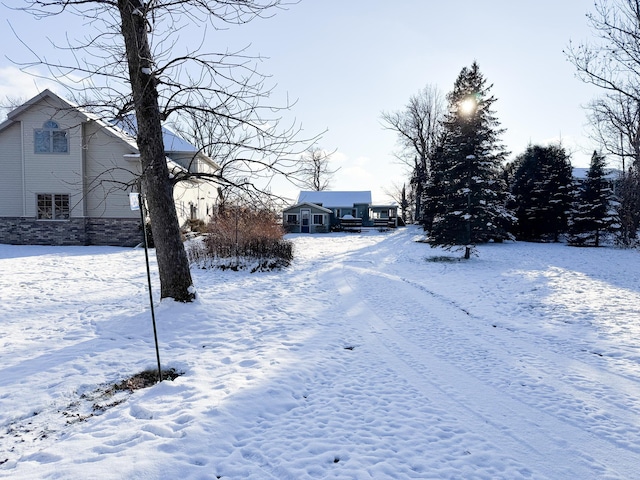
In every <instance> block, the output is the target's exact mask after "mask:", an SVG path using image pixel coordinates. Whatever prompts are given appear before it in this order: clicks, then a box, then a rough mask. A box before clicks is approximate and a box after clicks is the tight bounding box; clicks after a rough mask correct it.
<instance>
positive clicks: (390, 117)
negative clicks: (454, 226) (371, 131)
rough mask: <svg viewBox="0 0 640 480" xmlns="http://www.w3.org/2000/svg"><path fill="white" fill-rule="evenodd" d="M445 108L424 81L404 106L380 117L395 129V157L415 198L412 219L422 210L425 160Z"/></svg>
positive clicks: (434, 140)
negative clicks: (406, 171) (406, 172)
mask: <svg viewBox="0 0 640 480" xmlns="http://www.w3.org/2000/svg"><path fill="white" fill-rule="evenodd" d="M444 111H445V102H444V97H443V95H442V94H441V93H440V91H439V90H438V89H437V88H436V87H432V86H430V85H427V86H426V87H424V88H423V89H422V90H421V91H420V92H419V93H418V94H416V95H412V96H411V98H410V99H409V103H408V104H407V106H406V107H405V109H404V110H401V111H397V112H383V113H382V121H383V123H384V126H385V128H386V129H388V130H392V131H394V132H396V134H397V135H398V144H399V146H400V151H399V152H398V153H397V154H396V157H397V158H398V159H399V160H400V161H401V162H402V163H403V164H405V165H406V166H407V167H408V168H409V169H410V172H411V173H410V175H411V186H412V188H413V190H414V198H415V214H414V216H415V219H416V220H420V219H421V214H422V207H421V202H422V195H423V191H424V186H425V183H426V181H427V180H428V177H429V160H430V158H431V157H432V155H433V154H434V152H435V148H436V143H437V142H436V140H437V138H438V135H439V133H440V131H441V125H440V122H441V120H442V119H443V116H444Z"/></svg>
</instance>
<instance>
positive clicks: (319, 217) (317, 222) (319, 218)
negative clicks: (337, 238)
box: [313, 214, 324, 225]
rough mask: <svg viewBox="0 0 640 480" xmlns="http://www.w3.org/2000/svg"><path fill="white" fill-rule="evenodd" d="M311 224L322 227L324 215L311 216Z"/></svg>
mask: <svg viewBox="0 0 640 480" xmlns="http://www.w3.org/2000/svg"><path fill="white" fill-rule="evenodd" d="M313 224H314V225H324V215H322V214H314V215H313Z"/></svg>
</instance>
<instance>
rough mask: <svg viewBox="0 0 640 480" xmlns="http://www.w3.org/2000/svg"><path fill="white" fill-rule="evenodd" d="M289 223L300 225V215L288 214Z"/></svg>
mask: <svg viewBox="0 0 640 480" xmlns="http://www.w3.org/2000/svg"><path fill="white" fill-rule="evenodd" d="M287 223H288V224H289V225H298V214H297V213H288V214H287Z"/></svg>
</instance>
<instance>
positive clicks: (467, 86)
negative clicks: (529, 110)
mask: <svg viewBox="0 0 640 480" xmlns="http://www.w3.org/2000/svg"><path fill="white" fill-rule="evenodd" d="M490 90H491V85H487V82H486V80H485V78H484V76H483V75H482V73H481V72H480V69H479V67H478V64H477V63H476V62H474V63H473V64H472V65H471V67H469V68H467V67H465V68H463V69H462V71H461V72H460V74H459V75H458V78H457V79H456V82H455V84H454V88H453V91H452V92H451V93H450V94H449V95H448V97H447V99H448V101H449V113H448V115H447V116H446V118H445V121H444V123H443V128H444V132H443V135H442V143H441V150H439V154H438V155H437V156H436V157H437V162H436V164H435V165H434V167H436V168H437V169H438V170H439V173H440V178H439V181H440V184H439V185H437V186H436V185H435V184H434V185H433V186H434V187H435V189H436V190H437V191H436V192H435V195H434V197H433V198H432V200H433V201H434V204H433V205H431V208H432V209H433V210H432V211H433V212H434V220H433V228H432V230H431V236H430V238H431V245H432V246H443V247H445V248H455V247H462V246H464V247H465V255H464V256H465V258H469V256H470V254H471V251H472V249H473V248H474V245H475V244H477V243H484V242H487V241H489V240H495V241H502V240H504V239H506V238H511V236H510V234H509V233H508V229H509V227H510V225H511V222H512V221H513V220H514V217H513V216H512V215H511V214H510V213H509V211H508V210H507V208H506V201H507V199H508V196H509V195H508V193H507V190H506V183H505V182H504V179H503V178H502V175H501V173H502V163H503V161H504V159H505V156H506V151H505V149H504V147H503V145H502V144H501V143H500V142H499V137H500V135H501V134H502V132H503V130H502V129H501V128H500V122H499V121H498V119H497V118H496V116H495V113H494V112H493V110H492V109H491V107H492V105H493V103H494V102H495V101H496V99H495V97H493V96H491V95H490ZM436 178H437V174H436Z"/></svg>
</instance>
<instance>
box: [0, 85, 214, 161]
mask: <svg viewBox="0 0 640 480" xmlns="http://www.w3.org/2000/svg"><path fill="white" fill-rule="evenodd" d="M43 100H45V101H46V100H50V101H51V100H52V101H53V102H54V103H55V106H56V107H59V106H60V105H62V106H63V108H65V109H69V110H74V111H75V112H78V113H79V114H80V115H81V116H82V117H83V120H84V121H88V120H92V121H94V122H96V123H97V124H99V125H100V126H101V127H102V128H103V129H104V130H105V131H106V132H108V133H109V134H110V135H111V136H113V137H115V138H117V139H118V140H121V141H123V142H125V143H127V144H128V145H129V147H131V148H132V149H133V150H134V151H136V152H137V151H138V144H137V142H136V130H137V126H136V125H135V117H134V116H133V115H131V117H132V118H133V121H130V120H129V121H120V122H107V121H105V120H103V119H102V118H101V117H100V116H98V115H95V114H94V113H91V112H89V111H87V110H86V109H84V108H83V107H81V106H79V105H76V104H74V103H72V102H69V101H68V100H65V99H64V98H62V97H60V96H59V95H56V94H55V93H53V92H52V91H51V90H49V89H44V90H43V91H42V92H40V93H39V94H38V95H36V96H35V97H33V98H31V99H29V100H27V101H26V102H24V103H23V104H22V105H20V106H18V107H16V108H15V109H13V110H12V111H10V112H9V113H8V114H7V119H6V120H5V121H4V122H2V123H0V131H2V130H4V129H5V128H7V127H9V126H10V125H13V124H14V123H15V122H16V121H17V118H18V117H19V116H20V114H21V113H23V112H25V111H26V110H28V109H29V108H31V107H32V106H34V105H36V104H38V103H39V102H40V101H43ZM162 138H163V143H164V146H165V152H166V153H168V152H176V153H190V154H193V155H197V156H198V157H199V158H201V159H203V160H205V161H206V162H208V163H209V164H211V165H212V166H213V167H214V168H218V169H219V168H220V166H219V165H218V164H217V163H216V162H215V161H214V160H213V159H211V158H209V157H208V156H206V155H205V154H204V153H202V152H200V151H199V150H198V149H197V148H196V147H195V146H193V145H191V144H190V143H189V142H187V141H186V140H184V139H183V138H181V137H180V136H178V135H177V134H176V133H174V132H172V131H171V130H169V129H168V128H167V127H164V126H163V127H162ZM167 160H168V161H169V160H170V159H169V158H167ZM173 163H175V162H173ZM175 166H177V164H175ZM170 167H171V165H170Z"/></svg>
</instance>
